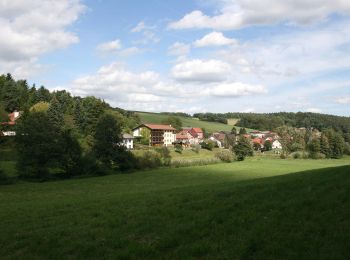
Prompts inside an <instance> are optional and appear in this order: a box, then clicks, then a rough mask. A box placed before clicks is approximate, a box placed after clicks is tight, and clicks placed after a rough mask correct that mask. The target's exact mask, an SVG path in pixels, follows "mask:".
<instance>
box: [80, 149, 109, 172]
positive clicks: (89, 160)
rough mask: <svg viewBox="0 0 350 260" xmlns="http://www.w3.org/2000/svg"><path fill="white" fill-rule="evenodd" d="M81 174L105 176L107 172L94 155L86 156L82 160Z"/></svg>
mask: <svg viewBox="0 0 350 260" xmlns="http://www.w3.org/2000/svg"><path fill="white" fill-rule="evenodd" d="M80 169H81V170H80V172H79V174H81V175H99V176H100V175H105V174H107V171H106V169H105V168H103V167H102V166H101V165H99V164H98V163H97V161H96V158H95V157H94V156H93V155H92V154H90V153H89V154H86V155H85V156H83V157H82V158H81V168H80Z"/></svg>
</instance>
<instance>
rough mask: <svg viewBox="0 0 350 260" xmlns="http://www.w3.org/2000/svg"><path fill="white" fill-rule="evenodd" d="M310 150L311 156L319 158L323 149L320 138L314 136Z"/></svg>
mask: <svg viewBox="0 0 350 260" xmlns="http://www.w3.org/2000/svg"><path fill="white" fill-rule="evenodd" d="M308 151H309V153H310V158H313V159H317V158H318V155H319V153H320V151H321V145H320V140H319V139H318V138H313V139H312V140H311V141H310V142H309V143H308Z"/></svg>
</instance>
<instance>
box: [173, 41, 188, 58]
mask: <svg viewBox="0 0 350 260" xmlns="http://www.w3.org/2000/svg"><path fill="white" fill-rule="evenodd" d="M190 50H191V46H190V45H189V44H185V43H182V42H175V43H174V44H173V45H171V46H170V47H169V48H168V54H169V55H173V56H186V55H187V54H188V53H189V52H190Z"/></svg>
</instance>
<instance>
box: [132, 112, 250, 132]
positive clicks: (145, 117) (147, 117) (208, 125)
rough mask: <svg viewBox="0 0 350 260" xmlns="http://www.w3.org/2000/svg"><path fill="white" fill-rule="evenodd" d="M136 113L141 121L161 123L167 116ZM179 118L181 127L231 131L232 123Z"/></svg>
mask: <svg viewBox="0 0 350 260" xmlns="http://www.w3.org/2000/svg"><path fill="white" fill-rule="evenodd" d="M137 114H138V115H139V116H140V118H141V121H142V123H155V124H161V123H162V121H163V120H165V119H166V118H168V115H163V114H157V113H146V112H137ZM179 118H180V119H181V121H182V125H183V127H201V128H205V130H206V131H207V132H209V133H213V132H216V131H231V129H232V125H226V124H222V123H215V122H206V121H200V120H198V119H195V118H191V117H181V116H180V117H179ZM237 129H238V130H239V129H240V128H239V127H237ZM247 131H250V129H247Z"/></svg>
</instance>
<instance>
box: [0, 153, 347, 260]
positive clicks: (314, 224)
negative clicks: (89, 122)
mask: <svg viewBox="0 0 350 260" xmlns="http://www.w3.org/2000/svg"><path fill="white" fill-rule="evenodd" d="M349 164H350V159H349V158H344V159H341V160H317V161H313V160H278V159H261V158H252V159H250V160H247V161H244V162H236V163H231V164H216V165H210V166H201V167H188V168H179V169H160V170H152V171H144V172H138V173H133V174H124V175H113V176H104V177H96V178H86V179H74V180H67V181H58V182H48V183H20V184H16V185H9V186H0V220H1V221H0V258H1V259H67V258H68V259H69V258H73V259H76V258H79V259H107V258H108V259H109V258H112V259H116V258H118V259H135V258H148V259H159V258H162V259H169V258H170V259H188V258H201V259H203V258H204V259H350V251H349V248H350V165H349ZM342 165H343V166H342Z"/></svg>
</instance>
